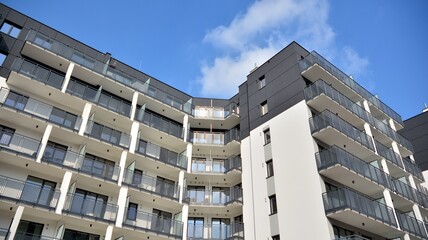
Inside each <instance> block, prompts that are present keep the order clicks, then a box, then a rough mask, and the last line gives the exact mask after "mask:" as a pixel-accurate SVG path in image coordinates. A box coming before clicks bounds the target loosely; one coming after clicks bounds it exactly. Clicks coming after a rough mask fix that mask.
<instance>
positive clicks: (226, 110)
mask: <svg viewBox="0 0 428 240" xmlns="http://www.w3.org/2000/svg"><path fill="white" fill-rule="evenodd" d="M192 114H193V116H194V117H195V118H213V119H225V118H227V117H229V116H230V115H231V114H237V115H239V106H238V105H237V104H236V103H235V102H231V103H229V104H228V105H226V106H225V107H210V106H193V109H192Z"/></svg>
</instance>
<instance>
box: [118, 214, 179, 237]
mask: <svg viewBox="0 0 428 240" xmlns="http://www.w3.org/2000/svg"><path fill="white" fill-rule="evenodd" d="M125 212H126V213H127V214H126V216H125V218H124V221H123V226H124V227H129V228H132V229H134V230H138V231H144V232H149V233H154V234H157V235H164V236H168V237H172V238H176V239H181V237H182V236H183V222H181V221H177V220H173V219H171V218H165V217H162V216H159V215H157V214H153V213H147V212H143V211H138V210H137V211H132V212H131V211H130V210H129V209H125Z"/></svg>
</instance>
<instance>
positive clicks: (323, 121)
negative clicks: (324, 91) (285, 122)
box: [309, 110, 375, 151]
mask: <svg viewBox="0 0 428 240" xmlns="http://www.w3.org/2000/svg"><path fill="white" fill-rule="evenodd" d="M309 123H310V126H311V132H312V134H314V133H315V132H318V131H320V130H322V129H324V128H327V127H332V128H334V129H336V130H338V131H339V132H341V133H343V134H344V135H346V136H347V137H349V138H351V139H353V140H354V141H356V142H358V143H360V144H361V145H363V146H365V147H366V148H368V149H370V150H372V151H375V148H374V145H373V141H372V137H370V136H369V135H367V134H366V133H365V132H363V131H361V130H359V129H357V128H355V127H354V126H352V125H351V124H349V123H348V122H346V121H345V120H343V119H342V118H340V117H338V116H337V115H336V114H334V113H332V112H330V111H329V110H324V111H323V112H321V113H320V114H318V115H316V116H314V117H311V118H310V119H309Z"/></svg>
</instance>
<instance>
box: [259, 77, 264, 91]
mask: <svg viewBox="0 0 428 240" xmlns="http://www.w3.org/2000/svg"><path fill="white" fill-rule="evenodd" d="M265 86H266V78H265V75H263V76H261V77H259V89H261V88H264V87H265Z"/></svg>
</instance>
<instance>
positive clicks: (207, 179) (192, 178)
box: [186, 170, 241, 185]
mask: <svg viewBox="0 0 428 240" xmlns="http://www.w3.org/2000/svg"><path fill="white" fill-rule="evenodd" d="M186 179H187V184H188V185H193V184H195V185H197V184H198V183H200V182H204V183H211V184H213V185H220V184H223V183H225V182H227V183H230V184H237V183H239V182H241V171H238V170H231V171H229V172H228V173H212V172H192V173H187V174H186Z"/></svg>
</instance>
